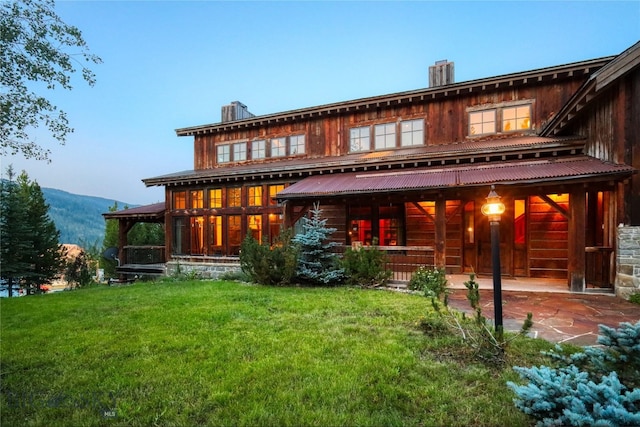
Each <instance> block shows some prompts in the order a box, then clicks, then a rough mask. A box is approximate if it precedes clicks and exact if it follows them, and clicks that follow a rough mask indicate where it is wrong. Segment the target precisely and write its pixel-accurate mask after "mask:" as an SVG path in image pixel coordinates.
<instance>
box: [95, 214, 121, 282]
mask: <svg viewBox="0 0 640 427" xmlns="http://www.w3.org/2000/svg"><path fill="white" fill-rule="evenodd" d="M117 211H118V202H114V203H113V206H110V207H109V212H117ZM117 247H118V220H116V219H108V220H106V221H105V225H104V240H103V241H102V253H104V252H105V251H106V250H107V249H109V248H117ZM99 264H100V268H102V269H103V270H104V277H105V278H110V277H116V262H115V261H113V260H111V259H106V258H105V257H103V256H101V257H100V262H99Z"/></svg>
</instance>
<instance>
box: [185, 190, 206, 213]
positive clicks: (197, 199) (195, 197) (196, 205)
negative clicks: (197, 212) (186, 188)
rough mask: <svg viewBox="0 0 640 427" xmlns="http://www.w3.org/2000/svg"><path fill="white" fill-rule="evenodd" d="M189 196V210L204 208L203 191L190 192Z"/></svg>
mask: <svg viewBox="0 0 640 427" xmlns="http://www.w3.org/2000/svg"><path fill="white" fill-rule="evenodd" d="M189 196H190V197H191V209H202V208H204V191H202V190H192V191H190V192H189Z"/></svg>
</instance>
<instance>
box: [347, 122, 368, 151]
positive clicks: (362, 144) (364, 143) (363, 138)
mask: <svg viewBox="0 0 640 427" xmlns="http://www.w3.org/2000/svg"><path fill="white" fill-rule="evenodd" d="M369 133H370V131H369V127H360V128H353V129H351V132H350V143H349V148H350V150H351V152H355V151H369V150H371V141H370V136H369Z"/></svg>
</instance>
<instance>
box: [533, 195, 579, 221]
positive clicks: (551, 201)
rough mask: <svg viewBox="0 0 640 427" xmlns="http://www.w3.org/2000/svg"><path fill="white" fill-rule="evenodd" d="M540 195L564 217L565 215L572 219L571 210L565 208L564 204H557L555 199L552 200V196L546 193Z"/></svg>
mask: <svg viewBox="0 0 640 427" xmlns="http://www.w3.org/2000/svg"><path fill="white" fill-rule="evenodd" d="M538 197H540V198H541V199H542V200H544V201H545V202H547V203H548V204H549V206H551V207H552V208H554V209H555V210H557V211H558V213H559V214H560V215H562V216H563V217H565V218H566V219H568V220H569V221H570V220H571V216H570V215H569V212H567V210H566V209H565V208H563V207H562V206H560V205H559V204H557V203H556V202H555V201H553V200H551V198H550V197H549V196H547V195H546V194H541V195H539V196H538Z"/></svg>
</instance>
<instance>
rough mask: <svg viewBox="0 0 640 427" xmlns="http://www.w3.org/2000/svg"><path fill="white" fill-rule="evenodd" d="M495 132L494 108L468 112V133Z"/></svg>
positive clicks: (472, 134)
mask: <svg viewBox="0 0 640 427" xmlns="http://www.w3.org/2000/svg"><path fill="white" fill-rule="evenodd" d="M495 132H496V110H495V109H491V110H483V111H473V112H471V113H469V135H471V136H474V135H484V134H487V133H495Z"/></svg>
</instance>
